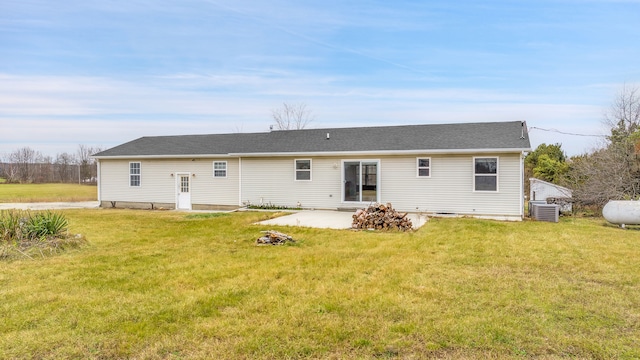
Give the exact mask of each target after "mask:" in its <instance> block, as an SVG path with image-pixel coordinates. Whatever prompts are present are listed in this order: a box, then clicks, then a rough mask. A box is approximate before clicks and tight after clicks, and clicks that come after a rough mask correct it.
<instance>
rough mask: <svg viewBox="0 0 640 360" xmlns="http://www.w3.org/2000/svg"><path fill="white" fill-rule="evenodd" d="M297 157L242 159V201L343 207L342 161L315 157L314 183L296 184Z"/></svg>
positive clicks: (303, 182) (332, 207)
mask: <svg viewBox="0 0 640 360" xmlns="http://www.w3.org/2000/svg"><path fill="white" fill-rule="evenodd" d="M294 160H295V159H294V158H269V159H266V158H242V194H241V196H242V202H244V203H247V202H249V203H251V204H259V203H260V202H261V201H262V203H271V204H274V205H280V206H288V207H296V206H297V204H298V202H299V203H300V205H301V206H302V207H304V208H317V209H335V208H338V207H340V206H341V205H340V198H341V194H342V193H341V191H342V184H341V182H340V176H341V171H340V161H341V159H340V158H333V157H332V158H328V157H318V158H313V181H296V180H295V171H296V169H295V166H293V165H292V164H293V163H294Z"/></svg>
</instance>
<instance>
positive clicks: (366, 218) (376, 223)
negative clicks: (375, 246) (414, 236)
mask: <svg viewBox="0 0 640 360" xmlns="http://www.w3.org/2000/svg"><path fill="white" fill-rule="evenodd" d="M352 217H353V223H352V225H351V227H352V228H354V229H372V230H391V229H396V230H400V231H407V230H411V229H412V228H413V224H412V223H411V220H410V219H409V218H407V213H404V214H401V213H399V212H397V211H396V210H394V209H393V207H392V206H391V204H390V203H387V204H377V203H376V204H373V205H369V207H367V208H366V209H358V210H356V212H355V213H354V214H353V215H352Z"/></svg>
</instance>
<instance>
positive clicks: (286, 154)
mask: <svg viewBox="0 0 640 360" xmlns="http://www.w3.org/2000/svg"><path fill="white" fill-rule="evenodd" d="M525 151H530V149H525V148H510V149H416V150H383V151H380V150H373V151H311V152H302V151H301V152H278V153H231V154H229V155H230V156H233V157H292V156H326V157H335V156H385V155H386V156H393V155H424V154H442V155H457V154H504V153H511V154H512V153H518V154H520V153H523V152H525Z"/></svg>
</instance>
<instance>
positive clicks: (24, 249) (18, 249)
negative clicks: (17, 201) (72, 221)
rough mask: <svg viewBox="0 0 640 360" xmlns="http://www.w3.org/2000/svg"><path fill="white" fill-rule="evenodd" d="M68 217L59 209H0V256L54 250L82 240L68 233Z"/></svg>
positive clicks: (78, 236)
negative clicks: (43, 210)
mask: <svg viewBox="0 0 640 360" xmlns="http://www.w3.org/2000/svg"><path fill="white" fill-rule="evenodd" d="M68 227H69V221H68V220H67V219H66V217H65V216H64V215H62V214H60V213H54V212H50V211H45V212H34V213H31V212H29V211H21V210H8V211H2V212H0V259H12V258H16V257H21V256H24V257H28V258H31V259H33V257H32V255H34V254H35V255H41V256H42V257H44V256H45V255H46V254H54V253H57V252H58V251H60V250H63V249H64V248H67V247H79V246H80V245H82V244H83V243H85V242H86V240H85V239H84V237H83V236H82V235H74V236H70V235H69V233H68Z"/></svg>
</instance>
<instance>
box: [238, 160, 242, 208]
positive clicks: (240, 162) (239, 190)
mask: <svg viewBox="0 0 640 360" xmlns="http://www.w3.org/2000/svg"><path fill="white" fill-rule="evenodd" d="M238 206H240V207H242V157H238Z"/></svg>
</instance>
